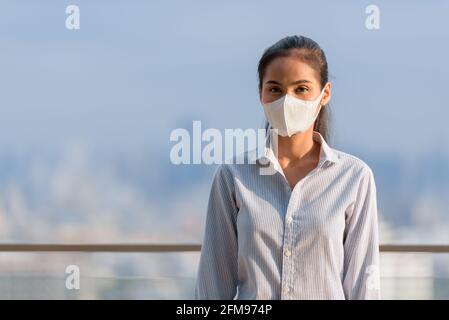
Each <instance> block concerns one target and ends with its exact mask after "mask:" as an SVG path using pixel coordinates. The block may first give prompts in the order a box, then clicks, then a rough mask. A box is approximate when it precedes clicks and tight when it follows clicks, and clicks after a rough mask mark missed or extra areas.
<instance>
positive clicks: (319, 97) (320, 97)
mask: <svg viewBox="0 0 449 320" xmlns="http://www.w3.org/2000/svg"><path fill="white" fill-rule="evenodd" d="M323 94H324V88H323V90H321V93H320V95H319V96H318V97H317V98H316V100H315V101H318V103H317V107H318V105H319V106H320V107H322V106H323V105H322V104H321V103H320V102H321V99H322V98H323ZM316 110H318V108H316ZM316 110H315V111H316ZM320 112H321V108H320V111H318V112H317V114H316V115H315V116H314V118H313V122H315V120H316V119H317V118H318V115H319V114H320ZM317 127H318V125H317Z"/></svg>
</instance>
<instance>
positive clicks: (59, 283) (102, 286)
mask: <svg viewBox="0 0 449 320" xmlns="http://www.w3.org/2000/svg"><path fill="white" fill-rule="evenodd" d="M379 250H380V252H381V253H382V255H383V256H382V257H381V259H382V261H383V263H384V265H382V263H381V285H382V290H383V291H382V292H383V298H385V299H449V276H448V275H449V272H447V273H445V274H443V275H441V274H440V273H439V272H440V271H441V269H442V266H443V269H444V268H446V269H449V255H448V253H449V245H411V244H382V245H380V246H379ZM200 251H201V245H200V244H197V243H183V244H180V243H172V244H169V243H165V244H149V243H0V299H41V298H42V299H85V298H87V299H91V298H93V299H109V298H112V299H191V298H193V292H194V282H195V270H196V266H197V265H196V262H197V261H198V260H197V259H198V257H199V253H200ZM146 253H150V254H146ZM382 261H381V262H382ZM71 264H75V265H79V266H80V269H81V270H82V271H81V290H67V289H66V287H65V283H66V277H67V276H66V274H65V268H66V266H67V265H71ZM448 271H449V270H448Z"/></svg>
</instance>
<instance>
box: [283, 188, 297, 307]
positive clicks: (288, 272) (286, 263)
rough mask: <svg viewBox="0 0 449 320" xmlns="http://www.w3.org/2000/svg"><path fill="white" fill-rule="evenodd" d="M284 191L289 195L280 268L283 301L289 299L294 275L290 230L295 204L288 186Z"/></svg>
mask: <svg viewBox="0 0 449 320" xmlns="http://www.w3.org/2000/svg"><path fill="white" fill-rule="evenodd" d="M286 190H287V192H288V194H289V196H290V197H289V200H288V205H287V212H286V222H287V223H286V224H285V226H284V252H283V255H284V257H283V259H282V260H283V263H282V264H283V268H282V270H283V271H282V295H283V299H289V297H290V295H291V291H292V288H291V283H292V279H291V278H292V276H293V273H294V270H293V263H292V257H291V256H292V251H291V248H292V245H293V243H294V241H293V240H294V239H292V237H293V235H294V232H293V230H292V228H293V226H292V222H293V218H292V213H293V212H292V211H293V209H292V208H293V207H294V203H295V194H294V193H293V192H292V190H291V188H290V186H289V185H288V184H286Z"/></svg>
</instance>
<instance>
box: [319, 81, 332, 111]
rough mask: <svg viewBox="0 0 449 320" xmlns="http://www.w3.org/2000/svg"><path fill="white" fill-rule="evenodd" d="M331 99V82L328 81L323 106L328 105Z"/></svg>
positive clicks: (322, 100)
mask: <svg viewBox="0 0 449 320" xmlns="http://www.w3.org/2000/svg"><path fill="white" fill-rule="evenodd" d="M330 100H331V83H330V82H327V83H326V84H325V85H324V93H323V97H322V98H321V105H323V106H325V105H327V104H328V103H329V101H330Z"/></svg>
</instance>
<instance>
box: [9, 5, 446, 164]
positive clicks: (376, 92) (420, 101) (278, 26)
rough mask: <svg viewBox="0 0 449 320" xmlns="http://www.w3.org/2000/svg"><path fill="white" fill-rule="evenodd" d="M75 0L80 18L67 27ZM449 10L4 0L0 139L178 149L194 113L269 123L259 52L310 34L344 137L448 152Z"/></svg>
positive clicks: (210, 122)
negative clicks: (174, 141)
mask: <svg viewBox="0 0 449 320" xmlns="http://www.w3.org/2000/svg"><path fill="white" fill-rule="evenodd" d="M69 4H76V5H78V6H79V8H80V26H81V28H80V30H73V31H70V30H67V29H66V28H65V19H66V16H67V14H66V13H65V8H66V6H67V5H69ZM370 4H376V5H378V7H379V9H380V29H379V30H368V29H367V28H366V27H365V19H366V17H367V14H366V13H365V8H366V7H367V6H368V5H370ZM448 14H449V3H447V2H445V1H432V2H421V1H395V2H394V3H392V2H388V1H376V2H371V1H341V2H338V3H335V2H333V1H313V2H311V1H307V2H305V1H244V2H242V1H221V2H218V1H215V2H211V1H151V2H150V1H113V2H112V1H5V0H2V1H1V10H0V52H1V59H0V69H1V73H0V87H1V95H0V112H1V117H0V150H1V149H2V148H6V149H5V150H10V149H11V148H12V149H15V150H17V149H19V150H21V151H23V150H28V149H38V150H42V149H49V150H60V149H61V148H63V147H64V146H65V145H66V144H67V143H72V142H79V141H81V142H84V143H87V144H88V145H89V146H92V147H93V148H100V149H101V148H104V149H111V150H128V148H133V149H135V150H139V149H141V148H150V149H151V150H154V151H155V152H166V151H163V150H166V149H167V148H169V147H170V141H169V138H168V137H169V134H170V132H171V130H173V129H174V128H178V127H187V128H190V127H191V124H192V121H193V120H202V121H203V127H212V128H235V127H239V128H255V127H260V126H261V125H262V124H263V121H264V114H263V109H262V107H261V106H260V104H259V100H258V93H257V76H256V68H257V62H258V59H259V58H260V56H261V54H262V52H263V50H264V49H265V48H266V47H268V46H270V45H271V44H273V43H274V42H276V41H277V40H279V39H280V38H282V37H284V36H287V35H292V34H299V35H305V36H308V37H310V38H312V39H314V40H315V41H317V42H318V43H319V44H320V45H321V46H322V48H323V49H324V51H325V52H326V55H327V57H328V62H329V71H330V74H331V82H332V84H333V92H332V100H331V109H332V114H333V126H334V127H333V128H334V130H333V131H332V139H331V141H330V142H331V143H333V145H334V146H335V147H338V148H340V149H343V151H351V150H352V148H354V149H357V148H364V149H369V150H370V151H373V150H374V152H376V153H382V152H393V153H398V154H402V155H406V156H407V157H408V156H416V155H417V154H420V153H428V152H432V151H433V150H435V148H439V149H442V150H443V151H444V152H447V153H448V154H449V139H447V137H449V126H447V118H448V116H449V107H448V103H447V101H448V98H449V91H448V90H446V86H447V74H448V72H449V65H448V64H447V63H446V62H445V58H446V57H447V56H449V41H447V39H448V38H449V25H448V23H449V22H448V20H447V15H448ZM122 148H123V149H122ZM345 148H348V149H345Z"/></svg>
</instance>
